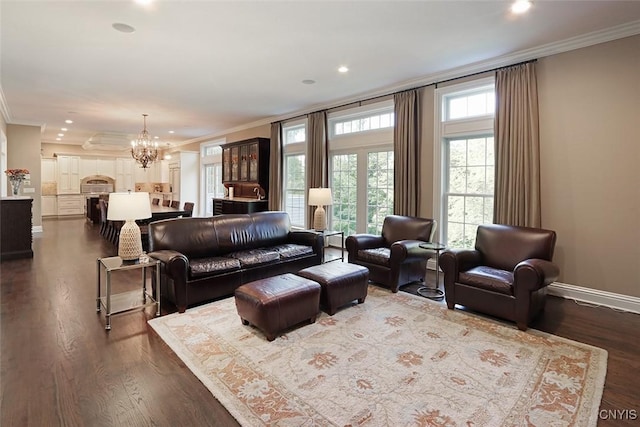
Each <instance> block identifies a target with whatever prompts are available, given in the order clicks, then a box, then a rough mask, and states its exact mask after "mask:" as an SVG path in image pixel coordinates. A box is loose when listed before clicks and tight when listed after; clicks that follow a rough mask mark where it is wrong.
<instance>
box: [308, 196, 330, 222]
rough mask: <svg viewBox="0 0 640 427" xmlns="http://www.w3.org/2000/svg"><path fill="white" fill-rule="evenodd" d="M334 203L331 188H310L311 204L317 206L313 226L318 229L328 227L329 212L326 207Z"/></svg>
mask: <svg viewBox="0 0 640 427" xmlns="http://www.w3.org/2000/svg"><path fill="white" fill-rule="evenodd" d="M332 204H333V198H332V197H331V189H330V188H310V189H309V206H316V211H315V212H314V214H313V228H314V229H315V230H317V231H324V230H325V229H326V228H327V214H326V212H325V211H324V207H325V206H327V205H332Z"/></svg>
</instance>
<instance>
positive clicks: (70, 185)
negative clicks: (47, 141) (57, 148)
mask: <svg viewBox="0 0 640 427" xmlns="http://www.w3.org/2000/svg"><path fill="white" fill-rule="evenodd" d="M57 169H58V179H57V182H58V194H79V193H80V157H79V156H62V155H59V156H58V163H57Z"/></svg>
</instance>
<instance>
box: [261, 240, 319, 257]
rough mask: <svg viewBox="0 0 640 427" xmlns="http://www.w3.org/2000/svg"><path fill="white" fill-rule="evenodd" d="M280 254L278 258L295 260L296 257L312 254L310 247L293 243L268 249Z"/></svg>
mask: <svg viewBox="0 0 640 427" xmlns="http://www.w3.org/2000/svg"><path fill="white" fill-rule="evenodd" d="M270 249H272V250H274V251H276V252H278V253H279V254H280V258H283V259H286V258H295V257H297V256H302V255H308V254H311V253H313V248H312V247H311V246H304V245H296V244H295V243H287V244H284V245H278V246H274V247H272V248H270Z"/></svg>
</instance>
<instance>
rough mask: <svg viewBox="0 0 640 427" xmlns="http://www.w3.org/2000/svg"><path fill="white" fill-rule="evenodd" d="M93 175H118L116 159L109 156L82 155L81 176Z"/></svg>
mask: <svg viewBox="0 0 640 427" xmlns="http://www.w3.org/2000/svg"><path fill="white" fill-rule="evenodd" d="M93 175H105V176H108V177H110V178H115V177H116V161H115V159H108V158H104V159H103V158H99V157H98V158H95V157H82V158H81V159H80V178H85V177H87V176H93Z"/></svg>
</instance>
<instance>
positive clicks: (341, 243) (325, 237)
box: [307, 229, 344, 264]
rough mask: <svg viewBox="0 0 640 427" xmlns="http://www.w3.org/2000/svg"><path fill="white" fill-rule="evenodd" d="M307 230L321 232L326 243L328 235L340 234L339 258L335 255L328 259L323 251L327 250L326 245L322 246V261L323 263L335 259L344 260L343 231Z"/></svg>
mask: <svg viewBox="0 0 640 427" xmlns="http://www.w3.org/2000/svg"><path fill="white" fill-rule="evenodd" d="M307 231H311V232H314V233H318V234H321V235H322V236H324V240H325V244H328V239H327V238H328V237H330V236H340V249H341V252H340V258H338V257H335V258H331V259H330V260H327V259H326V256H325V253H326V251H327V246H323V247H322V263H323V264H325V263H327V262H331V261H337V260H340V261H341V262H344V232H343V231H337V230H314V229H311V230H307Z"/></svg>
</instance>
